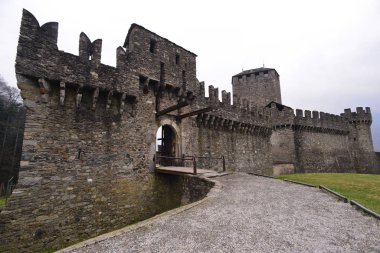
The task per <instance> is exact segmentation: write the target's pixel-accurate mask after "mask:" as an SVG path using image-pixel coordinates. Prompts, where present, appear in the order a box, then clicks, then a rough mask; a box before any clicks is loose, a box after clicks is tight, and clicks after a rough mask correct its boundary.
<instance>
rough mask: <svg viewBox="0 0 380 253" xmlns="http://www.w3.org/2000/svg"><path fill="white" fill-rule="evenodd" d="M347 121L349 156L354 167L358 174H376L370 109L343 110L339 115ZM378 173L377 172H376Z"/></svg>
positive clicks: (376, 165)
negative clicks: (349, 145)
mask: <svg viewBox="0 0 380 253" xmlns="http://www.w3.org/2000/svg"><path fill="white" fill-rule="evenodd" d="M341 115H342V116H343V117H345V118H346V119H347V120H348V123H349V124H348V125H349V131H350V132H349V135H348V138H349V141H350V144H351V155H352V158H353V160H354V165H355V167H356V169H357V170H358V172H359V173H376V172H377V171H375V170H374V168H377V167H378V166H379V165H378V164H377V159H376V156H375V153H374V148H373V142H372V134H371V124H372V115H371V109H370V108H369V107H366V108H365V110H364V109H363V107H357V108H356V112H351V109H345V110H344V113H342V114H341ZM377 173H378V172H377Z"/></svg>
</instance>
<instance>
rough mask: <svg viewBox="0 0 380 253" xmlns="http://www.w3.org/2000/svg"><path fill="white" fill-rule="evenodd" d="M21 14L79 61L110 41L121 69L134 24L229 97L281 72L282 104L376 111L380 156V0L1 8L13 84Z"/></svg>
mask: <svg viewBox="0 0 380 253" xmlns="http://www.w3.org/2000/svg"><path fill="white" fill-rule="evenodd" d="M22 8H25V9H27V10H29V11H30V12H32V13H33V14H34V15H35V17H36V18H37V20H38V21H39V23H40V25H42V24H44V23H46V22H50V21H56V22H58V23H59V33H58V34H59V35H58V47H59V49H60V50H63V51H66V52H69V53H73V54H78V45H79V34H80V32H82V31H83V32H85V33H86V34H87V35H88V36H89V38H90V39H91V40H95V39H98V38H101V39H103V53H102V62H103V63H104V64H108V65H111V66H115V64H116V48H117V47H118V46H122V45H123V43H124V40H125V37H126V35H127V32H128V29H129V27H130V25H131V24H132V23H138V24H140V25H142V26H144V27H145V28H147V29H149V30H151V31H153V32H155V33H157V34H158V35H160V36H162V37H165V38H167V39H169V40H171V41H173V42H174V43H176V44H178V45H181V46H183V47H184V48H186V49H188V50H190V51H192V52H194V53H196V54H197V55H198V58H197V76H198V79H199V80H200V81H205V82H206V85H211V84H212V85H214V86H217V87H219V90H223V89H225V90H228V91H230V90H231V76H232V75H234V74H237V73H239V72H241V70H242V69H244V70H247V69H251V68H257V67H261V66H263V64H265V67H270V68H275V69H276V70H277V71H278V73H279V74H280V80H281V91H282V101H283V103H284V104H286V105H288V106H291V107H293V108H294V109H296V108H301V109H309V110H318V111H325V112H330V113H335V114H339V113H341V112H343V109H344V108H353V109H355V107H357V106H363V107H366V106H370V107H371V109H372V113H373V118H374V123H373V125H372V132H373V135H374V144H375V148H376V149H377V150H379V151H380V98H379V95H380V1H378V0H372V1H371V0H361V1H359V0H355V1H351V0H342V1H340V0H339V1H338V0H336V1H335V0H328V1H324V0H317V1H305V0H303V1H302V0H300V1H296V0H286V1H284V0H278V1H274V0H273V1H270V0H269V1H268V0H265V1H263V0H260V1H253V0H250V1H239V0H235V1H206V0H192V1H179V0H177V1H166V0H159V1H158V0H152V1H144V0H134V1H112V0H108V1H95V0H92V1H91V0H88V1H86V0H82V1H79V0H65V1H51V0H33V1H30V0H19V1H17V0H0V32H1V36H0V46H1V51H0V59H1V60H0V75H1V76H3V77H4V79H5V80H6V81H7V82H8V83H9V84H10V85H13V86H15V85H16V79H15V73H14V62H15V56H16V47H17V40H18V33H19V27H20V23H21V14H22Z"/></svg>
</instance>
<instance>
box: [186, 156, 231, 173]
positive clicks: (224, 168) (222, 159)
mask: <svg viewBox="0 0 380 253" xmlns="http://www.w3.org/2000/svg"><path fill="white" fill-rule="evenodd" d="M182 157H183V158H187V157H194V158H195V159H208V160H221V161H222V166H223V171H226V159H225V158H224V155H222V156H221V157H212V156H188V155H182Z"/></svg>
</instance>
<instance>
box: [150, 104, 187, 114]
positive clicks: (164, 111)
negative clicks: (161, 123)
mask: <svg viewBox="0 0 380 253" xmlns="http://www.w3.org/2000/svg"><path fill="white" fill-rule="evenodd" d="M188 105H189V103H187V102H179V103H178V104H176V105H173V106H170V107H168V108H166V109H164V110H162V111H159V112H157V113H156V117H159V116H162V115H165V114H167V113H169V112H172V111H174V110H178V109H180V108H182V107H185V106H188Z"/></svg>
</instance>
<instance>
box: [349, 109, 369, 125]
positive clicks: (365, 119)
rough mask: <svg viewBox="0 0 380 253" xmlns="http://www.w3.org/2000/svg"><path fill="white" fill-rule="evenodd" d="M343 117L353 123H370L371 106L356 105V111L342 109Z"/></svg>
mask: <svg viewBox="0 0 380 253" xmlns="http://www.w3.org/2000/svg"><path fill="white" fill-rule="evenodd" d="M341 116H342V117H345V118H346V119H347V120H348V122H349V123H355V124H369V125H371V124H372V114H371V108H369V107H365V109H364V108H363V107H356V112H352V111H351V109H350V108H348V109H344V113H342V114H341Z"/></svg>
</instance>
